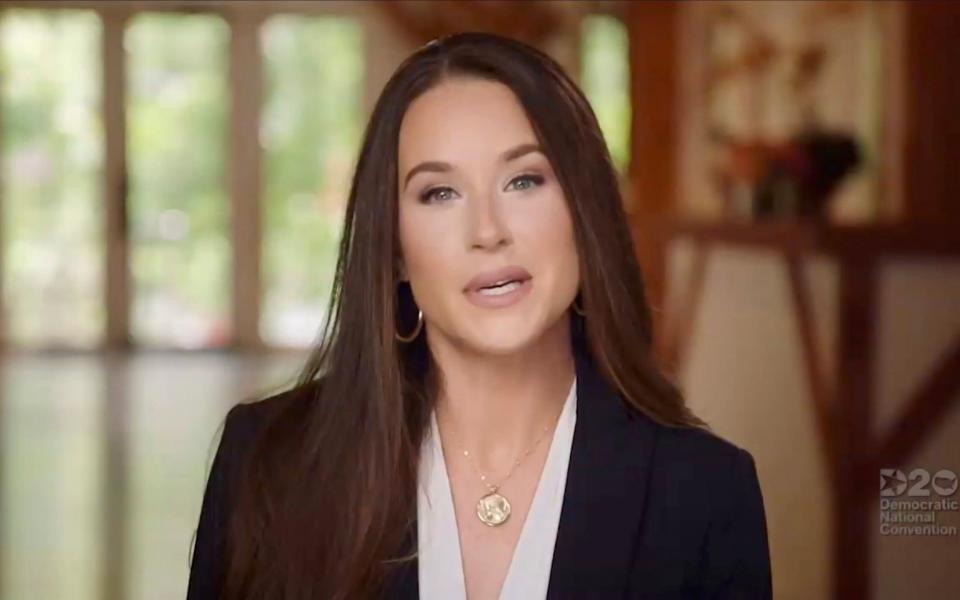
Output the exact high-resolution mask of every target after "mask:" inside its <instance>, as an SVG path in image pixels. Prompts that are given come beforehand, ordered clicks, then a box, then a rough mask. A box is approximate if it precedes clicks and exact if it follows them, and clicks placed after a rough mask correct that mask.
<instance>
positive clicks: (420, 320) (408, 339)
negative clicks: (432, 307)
mask: <svg viewBox="0 0 960 600" xmlns="http://www.w3.org/2000/svg"><path fill="white" fill-rule="evenodd" d="M421 329H423V311H422V310H420V309H419V308H418V309H417V326H416V327H414V328H413V333H411V334H410V335H407V336H402V335H400V334H399V333H394V334H393V335H395V336H396V338H397V339H398V340H400V341H401V342H404V343H408V342H412V341H413V340H414V339H416V337H417V336H418V335H420V330H421Z"/></svg>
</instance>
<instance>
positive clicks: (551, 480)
mask: <svg viewBox="0 0 960 600" xmlns="http://www.w3.org/2000/svg"><path fill="white" fill-rule="evenodd" d="M576 420H577V381H576V378H574V380H573V384H572V385H571V386H570V392H569V394H567V399H566V401H565V402H564V405H563V409H562V411H561V412H560V420H559V422H558V423H557V428H556V430H555V431H554V434H553V440H552V441H551V442H550V451H549V454H547V460H546V463H545V464H544V467H543V473H542V474H541V476H540V481H539V482H538V484H537V490H536V492H535V493H534V496H533V503H532V504H531V505H530V511H529V512H528V513H527V518H526V521H524V524H523V528H522V530H521V532H520V538H519V540H518V541H517V546H516V548H515V549H514V553H513V557H512V559H511V561H510V568H509V569H508V571H507V577H506V580H505V581H504V583H503V587H502V588H501V590H500V600H531V599H535V598H545V597H546V595H547V585H548V584H549V582H550V566H551V565H552V563H553V547H554V543H555V542H556V539H557V526H558V525H559V523H560V509H561V507H562V506H563V493H564V489H565V488H566V482H567V466H568V465H569V462H570V448H571V446H572V444H573V430H574V426H575V425H576ZM441 446H442V445H441V443H440V434H439V429H438V427H437V419H436V415H435V414H433V415H431V417H430V431H429V433H428V435H427V437H426V438H425V440H424V443H423V446H422V448H421V461H420V476H419V478H420V485H419V487H418V493H417V536H418V549H419V558H418V560H419V565H418V569H419V580H420V581H419V583H420V598H421V599H422V600H466V597H467V594H466V589H465V584H464V580H463V559H462V557H461V554H460V538H459V535H458V529H457V520H456V515H455V513H454V508H453V495H452V493H451V491H450V480H449V479H448V478H447V468H446V462H445V460H444V456H443V450H442V447H441Z"/></svg>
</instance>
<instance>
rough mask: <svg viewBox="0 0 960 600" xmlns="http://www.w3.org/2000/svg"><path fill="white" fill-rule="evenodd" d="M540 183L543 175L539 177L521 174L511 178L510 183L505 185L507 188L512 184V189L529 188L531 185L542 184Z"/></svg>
mask: <svg viewBox="0 0 960 600" xmlns="http://www.w3.org/2000/svg"><path fill="white" fill-rule="evenodd" d="M514 184H516V185H514ZM542 184H543V177H541V176H540V175H521V176H519V177H516V178H514V179H513V180H511V181H510V184H509V185H507V187H508V188H509V187H511V186H513V188H514V189H518V190H529V189H530V188H532V187H535V186H538V185H542Z"/></svg>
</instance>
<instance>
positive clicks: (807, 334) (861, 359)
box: [638, 221, 960, 599]
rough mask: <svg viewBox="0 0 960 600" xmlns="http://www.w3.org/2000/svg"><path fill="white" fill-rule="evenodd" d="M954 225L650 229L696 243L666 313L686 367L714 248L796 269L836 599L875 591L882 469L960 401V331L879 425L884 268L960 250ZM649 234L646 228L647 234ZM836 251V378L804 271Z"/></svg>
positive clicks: (667, 345)
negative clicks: (741, 250) (875, 420)
mask: <svg viewBox="0 0 960 600" xmlns="http://www.w3.org/2000/svg"><path fill="white" fill-rule="evenodd" d="M956 231H957V228H956V227H955V226H951V224H949V223H946V224H941V225H939V226H908V225H901V226H875V227H862V226H860V227H854V226H847V227H822V226H817V225H814V224H804V223H796V222H786V223H769V224H760V225H750V224H730V225H722V224H719V225H717V224H713V225H711V224H705V223H689V222H679V221H673V222H662V223H660V224H659V226H652V227H649V228H646V229H644V231H643V233H642V235H653V236H656V237H657V238H658V239H660V240H662V241H663V243H664V244H666V243H667V242H668V241H669V240H670V239H675V238H685V239H689V240H691V241H692V242H693V243H694V244H695V257H694V266H693V269H692V270H691V272H690V274H689V276H688V284H687V285H686V289H685V291H683V292H681V293H679V296H680V298H679V299H678V300H677V301H676V302H675V305H676V306H677V307H678V308H677V310H676V311H675V312H673V313H672V314H671V315H669V316H670V318H669V319H668V320H667V325H668V328H667V329H666V336H665V339H664V341H663V343H662V346H661V348H662V353H663V356H664V358H665V360H666V361H667V362H668V364H670V365H671V367H672V368H673V369H675V370H677V371H681V370H682V369H683V367H684V364H685V359H686V355H687V349H688V348H689V344H690V331H691V330H692V323H693V322H694V319H695V318H696V313H697V312H698V308H699V305H700V303H701V300H702V295H703V284H704V279H705V275H704V273H705V270H706V268H707V265H708V262H709V254H710V250H711V248H712V247H713V246H716V245H735V246H741V247H744V246H745V247H751V248H758V249H763V250H772V251H774V252H776V253H777V254H779V255H780V256H781V258H782V259H783V261H784V266H785V268H786V270H787V273H788V277H789V287H790V294H791V300H792V308H793V312H794V316H795V319H796V321H797V323H798V326H799V335H800V342H801V346H802V356H803V359H804V364H803V368H804V371H805V373H806V377H807V381H808V384H809V386H810V397H811V402H812V404H813V407H812V411H813V414H814V418H815V421H816V424H817V431H818V433H819V437H820V449H821V453H822V456H823V460H824V465H825V467H826V469H827V473H828V475H827V476H828V478H829V481H830V491H831V493H832V498H831V500H832V511H833V514H834V523H833V541H832V544H833V556H834V557H835V563H834V579H833V597H834V598H837V599H841V598H867V597H869V596H870V592H871V590H870V582H871V569H872V563H871V546H870V539H871V536H870V527H871V525H872V524H873V523H874V519H875V513H873V512H871V511H870V509H871V507H873V506H874V504H875V503H876V502H877V500H878V498H877V495H876V486H877V482H876V479H877V474H878V473H879V470H880V468H881V467H898V466H903V465H905V464H907V461H909V460H910V458H911V457H912V456H913V455H914V453H915V452H917V451H918V450H919V448H920V446H921V444H922V443H923V442H924V441H926V439H927V438H929V437H930V436H931V434H932V433H933V432H934V430H935V428H936V425H937V423H938V422H940V421H941V420H942V418H943V416H944V415H945V414H946V413H947V412H948V411H949V410H950V409H952V408H956V407H957V398H958V392H960V334H958V335H957V336H956V337H955V339H954V340H953V342H952V343H951V344H950V346H949V347H948V348H947V351H946V352H945V353H944V355H943V356H942V357H941V358H940V359H939V360H938V361H937V363H936V364H935V365H934V367H933V369H932V370H931V371H929V372H928V375H927V377H926V379H925V380H923V382H922V384H921V385H920V386H919V388H918V390H917V391H916V392H914V393H913V394H912V395H911V396H910V397H909V398H908V399H907V401H906V402H905V404H904V406H905V407H906V408H905V410H904V411H903V412H902V413H901V415H900V417H899V418H898V419H897V420H896V421H895V422H894V424H893V425H892V426H891V427H890V428H889V430H888V431H887V433H885V434H884V435H879V436H878V435H875V434H874V433H873V432H872V431H871V429H870V423H871V419H872V415H871V412H872V409H873V404H874V399H875V397H876V393H875V392H876V391H875V390H874V389H873V380H874V378H873V370H874V368H875V358H874V355H875V350H876V340H875V331H876V329H877V326H878V323H877V288H878V276H877V274H878V270H879V266H880V264H881V263H882V261H883V260H884V259H885V258H889V257H896V258H902V257H905V256H907V257H945V256H950V257H960V238H958V237H957V235H956ZM638 235H640V234H638ZM814 254H818V255H823V254H825V255H828V256H831V257H832V258H834V259H835V260H836V261H837V262H838V264H839V289H838V300H839V302H838V307H837V310H838V322H837V332H838V338H837V348H836V352H837V354H836V356H837V364H836V367H835V372H836V373H837V374H838V375H837V377H835V383H834V384H833V385H831V383H830V380H829V378H828V377H827V374H826V373H825V372H824V371H823V365H824V362H825V361H824V359H823V356H822V355H821V353H820V350H819V348H820V345H819V344H818V340H817V326H816V319H815V318H814V314H813V310H812V302H811V294H810V286H809V284H808V282H807V279H806V277H805V275H804V273H803V265H802V262H801V260H802V259H803V258H804V257H807V256H812V255H814Z"/></svg>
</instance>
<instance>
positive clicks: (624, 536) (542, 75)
mask: <svg viewBox="0 0 960 600" xmlns="http://www.w3.org/2000/svg"><path fill="white" fill-rule="evenodd" d="M331 305H332V307H333V308H332V312H331V318H330V319H328V320H327V322H326V323H325V325H324V331H323V335H322V340H323V341H322V343H321V344H320V346H319V348H318V349H317V350H316V351H315V352H314V354H313V355H312V357H311V358H310V360H309V361H308V365H307V367H306V369H305V372H304V373H303V375H302V377H301V380H300V382H299V383H298V385H297V386H295V388H294V389H293V390H290V391H288V392H286V393H283V394H280V395H278V396H275V397H272V398H269V399H267V400H264V401H261V402H256V403H252V404H247V405H239V406H236V407H234V408H233V409H232V410H231V411H230V412H229V414H228V416H227V419H226V424H225V427H224V432H223V436H222V439H221V442H220V447H219V449H218V451H217V455H216V457H215V459H214V463H213V466H212V470H211V474H210V479H209V481H208V484H207V488H206V492H205V496H204V500H203V507H202V513H201V516H200V523H199V528H198V531H197V539H196V545H195V548H194V553H193V558H192V569H191V576H190V584H189V591H188V597H189V598H190V599H200V598H220V597H224V598H370V597H387V598H417V597H422V598H444V599H447V598H454V599H455V598H464V597H470V598H497V597H500V598H524V599H527V598H543V597H550V598H586V597H589V598H608V597H609V598H613V597H624V596H626V597H658V598H659V597H664V596H669V597H691V598H699V597H710V598H733V597H736V598H767V597H769V596H770V566H769V558H768V549H767V540H766V529H765V521H764V510H763V502H762V498H761V493H760V488H759V485H758V482H757V475H756V471H755V468H754V464H753V460H752V458H751V456H750V455H749V454H748V453H747V452H746V451H744V450H741V449H739V448H737V447H736V446H734V445H733V444H731V443H729V442H726V441H724V440H722V439H720V438H719V437H717V436H715V435H713V434H712V433H710V432H709V431H708V430H707V429H706V427H705V426H704V425H703V423H701V422H700V421H699V420H698V419H697V418H696V417H695V416H693V415H692V414H691V413H690V411H689V410H688V409H687V408H686V407H685V406H684V403H683V399H682V397H681V395H680V393H679V392H678V390H677V388H676V387H675V386H674V385H673V384H671V382H670V381H669V380H668V379H667V378H666V377H665V376H664V375H663V374H662V373H661V372H660V371H659V370H658V368H657V366H656V364H655V361H654V358H653V356H652V353H651V335H652V334H651V325H650V315H649V309H648V307H647V305H646V303H645V300H644V288H643V283H642V280H641V274H640V269H639V267H638V265H637V262H636V260H635V257H634V250H633V246H632V242H631V238H630V234H629V232H628V229H627V224H626V219H625V215H624V212H623V209H622V204H621V198H620V194H619V192H618V188H617V180H616V176H615V174H614V170H613V168H612V166H611V162H610V158H609V155H608V153H607V150H606V148H605V146H604V143H603V140H602V137H601V134H600V131H599V128H598V125H597V122H596V119H595V117H594V115H593V113H592V111H591V109H590V107H589V105H588V104H587V101H586V100H585V99H584V97H583V95H582V93H581V92H580V91H579V90H578V89H577V87H576V86H575V85H574V84H573V83H572V82H571V81H570V79H569V78H568V77H567V76H566V75H565V74H564V73H563V71H562V69H561V68H560V67H559V66H558V65H557V64H556V63H555V62H554V61H553V60H551V59H550V58H548V57H547V56H546V55H544V54H542V53H541V52H539V51H537V50H535V49H533V48H530V47H528V46H526V45H524V44H521V43H519V42H516V41H512V40H509V39H505V38H500V37H496V36H492V35H485V34H476V33H469V34H459V35H454V36H451V37H447V38H443V39H441V40H438V41H434V42H431V43H430V44H427V45H426V46H425V47H423V48H421V49H420V50H418V51H417V52H416V53H415V54H414V55H413V56H411V57H410V58H408V59H407V60H406V62H404V63H403V64H402V65H401V66H400V68H399V69H398V70H397V72H396V73H395V74H394V76H393V77H392V78H391V80H390V81H389V82H388V83H387V85H386V87H385V89H384V90H383V93H382V95H381V97H380V99H379V101H378V102H377V105H376V107H375V109H374V111H373V115H372V117H371V120H370V123H369V126H368V128H367V131H366V133H365V136H364V142H363V147H362V150H361V154H360V158H359V161H358V164H357V168H356V175H355V178H354V180H353V185H352V187H351V190H350V197H349V202H348V206H347V211H346V220H345V223H344V235H343V240H342V242H341V246H340V255H339V259H338V261H337V277H336V282H335V285H334V290H333V293H332V296H331Z"/></svg>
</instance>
